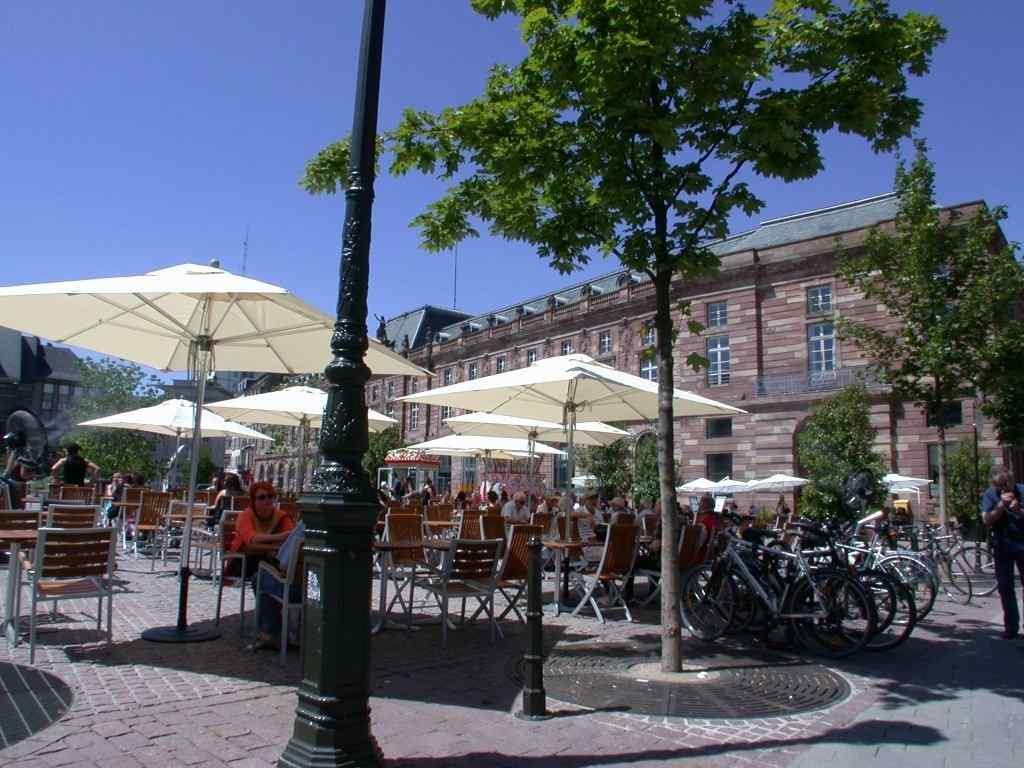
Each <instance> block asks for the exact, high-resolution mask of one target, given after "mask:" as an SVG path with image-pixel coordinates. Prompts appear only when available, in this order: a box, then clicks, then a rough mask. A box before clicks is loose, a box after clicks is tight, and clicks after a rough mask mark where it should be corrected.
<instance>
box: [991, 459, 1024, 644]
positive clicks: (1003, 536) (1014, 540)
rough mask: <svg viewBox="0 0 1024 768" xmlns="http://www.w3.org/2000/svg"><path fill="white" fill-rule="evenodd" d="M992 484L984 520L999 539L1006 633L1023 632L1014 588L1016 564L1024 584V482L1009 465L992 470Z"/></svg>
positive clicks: (999, 577) (998, 571)
mask: <svg viewBox="0 0 1024 768" xmlns="http://www.w3.org/2000/svg"><path fill="white" fill-rule="evenodd" d="M991 481H992V485H991V486H990V487H989V488H988V489H986V491H985V493H984V495H983V496H982V497H981V520H982V522H983V523H985V525H987V526H989V527H990V528H991V529H992V535H993V538H994V540H995V544H994V549H995V553H994V555H995V566H996V584H997V585H998V587H999V598H1000V599H1001V600H1002V603H1003V627H1004V631H1003V637H1004V638H1006V639H1007V640H1012V639H1014V638H1015V637H1017V636H1018V634H1019V633H1020V612H1019V609H1018V608H1017V594H1016V592H1015V591H1014V584H1013V579H1014V573H1013V568H1014V565H1016V566H1017V573H1018V575H1019V577H1020V579H1021V583H1022V584H1024V506H1022V500H1024V485H1018V484H1016V483H1014V481H1013V474H1012V473H1011V472H1010V471H1009V470H1008V469H1006V468H1005V467H997V468H996V469H994V470H993V471H992V476H991Z"/></svg>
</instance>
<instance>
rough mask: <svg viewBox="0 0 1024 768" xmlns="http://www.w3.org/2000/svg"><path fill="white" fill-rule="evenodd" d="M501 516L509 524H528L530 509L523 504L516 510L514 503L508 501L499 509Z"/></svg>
mask: <svg viewBox="0 0 1024 768" xmlns="http://www.w3.org/2000/svg"><path fill="white" fill-rule="evenodd" d="M501 516H502V517H503V518H505V519H506V520H507V521H508V522H510V523H528V522H530V508H529V507H527V506H526V504H525V503H524V504H523V506H522V507H519V508H517V507H516V503H515V501H508V502H506V504H505V506H504V507H502V508H501Z"/></svg>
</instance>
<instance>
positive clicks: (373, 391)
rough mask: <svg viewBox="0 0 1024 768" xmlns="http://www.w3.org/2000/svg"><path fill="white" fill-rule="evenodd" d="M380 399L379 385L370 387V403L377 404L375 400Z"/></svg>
mask: <svg viewBox="0 0 1024 768" xmlns="http://www.w3.org/2000/svg"><path fill="white" fill-rule="evenodd" d="M379 397H380V384H374V385H373V386H372V387H370V401H371V402H374V403H375V402H377V398H379Z"/></svg>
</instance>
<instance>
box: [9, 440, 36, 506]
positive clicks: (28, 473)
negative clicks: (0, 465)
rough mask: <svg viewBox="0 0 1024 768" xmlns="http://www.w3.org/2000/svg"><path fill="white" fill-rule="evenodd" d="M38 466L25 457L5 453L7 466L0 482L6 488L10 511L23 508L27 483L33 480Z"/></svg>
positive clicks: (13, 453)
mask: <svg viewBox="0 0 1024 768" xmlns="http://www.w3.org/2000/svg"><path fill="white" fill-rule="evenodd" d="M38 468H39V466H38V465H37V464H36V462H34V461H33V460H32V459H30V458H28V457H27V456H18V455H17V454H16V453H15V452H14V451H8V452H7V466H6V467H5V469H4V473H3V475H0V482H2V483H3V484H4V485H6V486H7V492H8V495H9V496H10V501H11V509H24V508H25V494H26V493H27V491H28V483H29V482H30V481H31V480H34V479H35V476H36V471H37V470H38Z"/></svg>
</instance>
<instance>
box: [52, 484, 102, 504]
mask: <svg viewBox="0 0 1024 768" xmlns="http://www.w3.org/2000/svg"><path fill="white" fill-rule="evenodd" d="M97 487H98V486H93V485H62V486H61V487H60V496H59V498H58V500H59V501H70V502H77V503H79V504H93V503H95V501H96V488H97Z"/></svg>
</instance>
